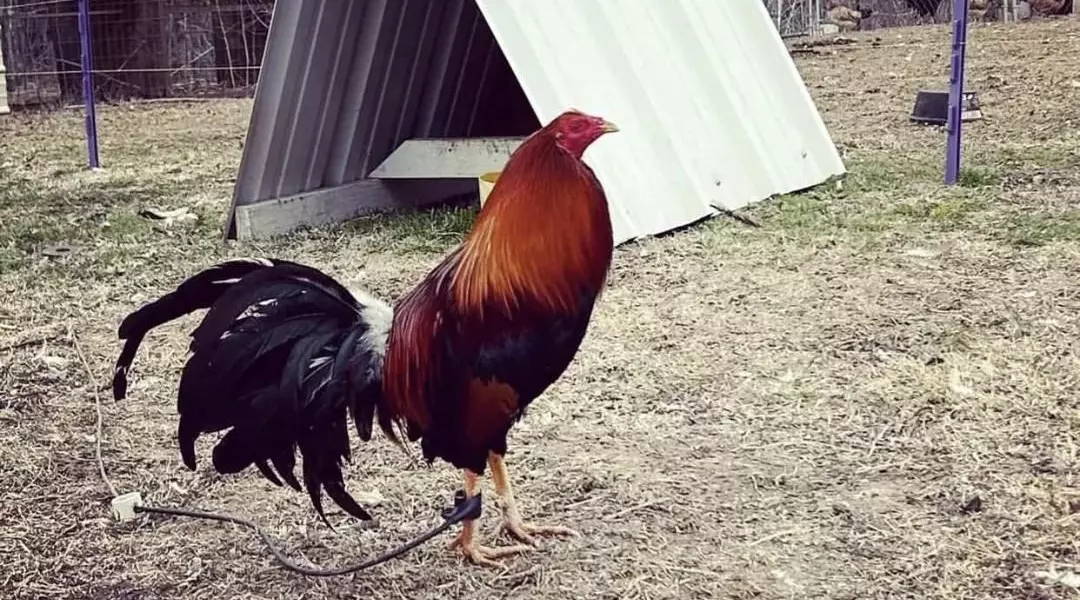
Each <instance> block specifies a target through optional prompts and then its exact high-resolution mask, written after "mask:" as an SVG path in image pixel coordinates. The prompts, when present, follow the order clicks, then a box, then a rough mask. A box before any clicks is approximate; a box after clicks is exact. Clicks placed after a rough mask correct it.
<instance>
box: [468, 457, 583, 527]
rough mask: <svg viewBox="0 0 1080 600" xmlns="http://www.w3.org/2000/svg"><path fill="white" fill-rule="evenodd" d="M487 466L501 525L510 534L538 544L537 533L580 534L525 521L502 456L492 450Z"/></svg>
mask: <svg viewBox="0 0 1080 600" xmlns="http://www.w3.org/2000/svg"><path fill="white" fill-rule="evenodd" d="M488 466H490V467H491V478H492V479H493V480H494V481H495V495H496V496H497V498H498V501H499V507H500V508H501V509H502V519H503V522H502V527H503V529H505V530H506V531H507V532H508V533H509V534H510V535H512V536H514V537H516V538H517V539H519V540H521V541H523V542H525V543H526V544H529V545H531V546H538V545H539V542H537V540H536V537H535V536H538V535H580V534H579V533H578V532H576V531H574V530H573V529H570V528H569V527H562V526H559V525H533V524H532V523H526V522H525V521H524V520H522V518H521V512H519V511H518V507H517V502H516V501H515V500H514V488H513V487H512V486H511V485H510V475H509V474H508V473H507V472H506V462H504V461H503V457H502V456H500V455H498V454H495V453H494V452H492V453H490V454H489V455H488Z"/></svg>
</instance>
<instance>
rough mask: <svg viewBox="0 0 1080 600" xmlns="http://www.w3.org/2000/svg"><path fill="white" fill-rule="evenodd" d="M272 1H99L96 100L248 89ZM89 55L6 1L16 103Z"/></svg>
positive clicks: (784, 9)
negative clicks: (84, 54)
mask: <svg viewBox="0 0 1080 600" xmlns="http://www.w3.org/2000/svg"><path fill="white" fill-rule="evenodd" d="M288 1H296V2H300V1H302V0H288ZM340 1H343V2H351V1H356V0H340ZM431 1H433V2H437V1H442V0H431ZM715 1H718V2H719V1H728V0H715ZM762 1H763V2H764V3H765V5H766V7H767V9H768V11H769V14H770V15H771V16H772V17H773V21H774V22H775V23H776V27H777V29H778V30H779V31H780V33H781V35H783V36H784V37H788V38H790V37H800V36H820V35H828V34H831V33H834V32H837V31H840V32H846V31H854V30H873V29H882V28H887V27H898V26H910V25H919V24H928V23H943V22H948V21H949V20H950V19H951V18H952V0H762ZM970 2H971V7H972V8H971V10H972V16H973V17H974V18H975V19H976V20H1017V19H1026V18H1031V17H1033V16H1052V15H1060V14H1068V13H1071V12H1073V3H1074V0H981V1H979V0H970ZM273 7H274V0H91V2H90V28H89V29H90V37H91V39H92V55H93V62H92V67H93V73H94V83H95V90H94V92H95V98H96V99H97V100H100V101H107V102H108V101H118V100H126V99H134V98H154V99H158V98H177V97H215V96H217V97H221V96H246V95H250V94H251V93H253V91H254V87H255V83H256V81H257V80H258V76H259V67H260V64H261V62H262V54H263V49H264V48H265V46H266V39H267V33H268V32H269V27H270V18H271V15H272V13H273ZM844 9H850V10H846V11H845V10H844ZM853 11H854V12H853ZM860 12H861V13H862V14H859V13H860ZM81 56H82V48H81V40H80V31H79V17H78V3H77V1H76V0H0V65H2V64H4V63H6V67H7V74H6V82H7V103H8V105H10V106H12V107H15V108H27V107H35V106H44V107H51V106H57V105H70V104H79V103H81V102H82V73H81ZM2 79H3V75H0V80H2ZM2 83H3V81H0V84H2ZM3 88H4V86H3V85H0V95H2V93H3V91H4V89H3ZM2 109H3V103H0V110H2Z"/></svg>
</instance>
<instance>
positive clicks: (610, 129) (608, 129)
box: [600, 121, 619, 133]
mask: <svg viewBox="0 0 1080 600" xmlns="http://www.w3.org/2000/svg"><path fill="white" fill-rule="evenodd" d="M618 130H619V128H618V127H616V126H615V124H614V123H612V122H611V121H604V124H603V125H601V126H600V131H603V132H604V133H615V132H616V131H618Z"/></svg>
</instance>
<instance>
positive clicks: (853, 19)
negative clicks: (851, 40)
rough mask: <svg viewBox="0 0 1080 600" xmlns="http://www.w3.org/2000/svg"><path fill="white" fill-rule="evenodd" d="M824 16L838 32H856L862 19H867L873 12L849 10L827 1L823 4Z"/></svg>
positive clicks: (833, 1) (837, 3)
mask: <svg viewBox="0 0 1080 600" xmlns="http://www.w3.org/2000/svg"><path fill="white" fill-rule="evenodd" d="M825 10H826V13H825V14H826V16H827V17H828V21H829V22H830V23H832V24H834V25H836V27H837V29H839V30H840V31H844V32H846V31H856V30H858V29H859V25H860V24H861V23H862V20H863V19H866V18H869V17H870V15H872V14H873V12H874V11H873V10H871V9H869V8H863V7H861V6H860V7H856V8H850V7H848V6H844V5H843V4H840V2H838V1H836V0H831V1H827V2H826V3H825Z"/></svg>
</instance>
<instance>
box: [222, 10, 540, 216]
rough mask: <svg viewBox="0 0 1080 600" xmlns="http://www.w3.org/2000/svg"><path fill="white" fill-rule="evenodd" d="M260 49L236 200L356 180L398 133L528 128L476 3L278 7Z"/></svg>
mask: <svg viewBox="0 0 1080 600" xmlns="http://www.w3.org/2000/svg"><path fill="white" fill-rule="evenodd" d="M266 48H267V49H266V54H265V56H264V57H263V63H262V70H261V73H260V79H259V84H258V88H257V91H256V95H255V105H254V107H253V110H252V116H251V123H250V126H249V130H248V138H247V142H246V144H245V146H244V154H243V158H242V160H241V165H240V173H239V176H238V178H237V184H236V189H235V193H234V200H233V203H234V204H233V206H234V207H235V206H242V205H248V204H253V203H256V202H260V201H264V200H270V199H277V198H284V197H288V196H293V195H296V194H301V193H305V192H309V191H313V190H318V189H323V188H333V187H336V186H340V185H344V184H348V183H351V182H354V181H358V180H360V179H363V178H365V177H367V176H368V174H369V173H370V172H371V171H372V170H373V169H374V168H375V167H377V166H378V165H379V164H380V163H381V162H382V161H383V160H384V159H386V157H387V156H389V155H390V154H391V153H392V152H393V151H394V150H395V149H396V148H397V147H398V145H399V144H400V143H401V142H403V141H405V140H407V139H411V138H426V137H468V136H471V135H472V134H473V132H474V131H478V130H489V131H490V130H496V131H499V132H500V133H501V134H502V135H510V136H513V135H525V134H528V133H531V132H532V130H533V129H534V128H535V127H536V126H537V122H536V117H535V115H534V114H533V112H532V108H531V107H530V105H529V103H528V100H527V99H526V98H525V96H524V94H523V93H522V91H521V89H520V86H518V85H517V82H516V80H515V79H514V77H513V74H512V72H511V70H510V66H509V64H508V63H507V61H506V59H505V57H503V56H502V54H501V52H500V51H499V48H498V45H497V44H496V43H495V38H494V36H492V34H491V30H490V29H489V28H488V27H487V23H486V22H485V21H484V19H483V16H482V15H481V14H480V11H479V10H478V9H477V7H476V4H475V3H474V2H473V0H350V1H347V2H342V1H341V0H304V1H303V2H278V3H277V4H276V6H275V9H274V15H273V21H272V23H271V28H270V35H269V39H268V40H267V46H266ZM496 88H497V89H496ZM232 212H233V211H232V210H230V224H231V221H232ZM230 228H231V225H230ZM231 231H232V230H231V229H230V232H231Z"/></svg>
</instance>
